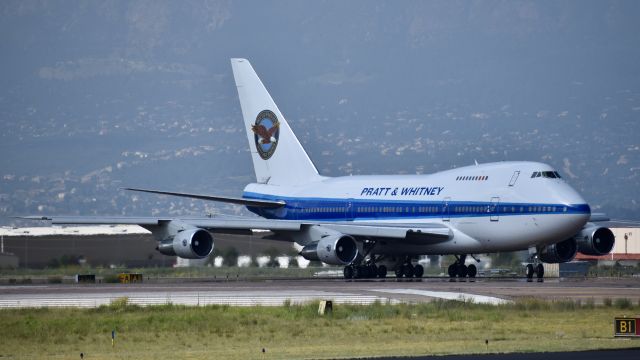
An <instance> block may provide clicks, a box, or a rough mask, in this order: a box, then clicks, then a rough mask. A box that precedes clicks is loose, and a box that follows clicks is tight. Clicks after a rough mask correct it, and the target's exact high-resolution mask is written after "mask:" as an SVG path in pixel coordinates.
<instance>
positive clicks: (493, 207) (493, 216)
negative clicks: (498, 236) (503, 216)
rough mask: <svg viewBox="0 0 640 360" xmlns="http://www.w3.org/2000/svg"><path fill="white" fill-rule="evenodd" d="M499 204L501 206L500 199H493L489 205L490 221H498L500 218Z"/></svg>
mask: <svg viewBox="0 0 640 360" xmlns="http://www.w3.org/2000/svg"><path fill="white" fill-rule="evenodd" d="M498 204H500V198H499V197H492V198H491V204H490V205H489V209H488V210H489V219H490V220H491V221H498V220H499V219H500V218H499V216H498Z"/></svg>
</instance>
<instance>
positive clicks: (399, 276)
mask: <svg viewBox="0 0 640 360" xmlns="http://www.w3.org/2000/svg"><path fill="white" fill-rule="evenodd" d="M402 268H403V266H402V265H400V266H398V267H397V268H396V269H395V270H394V272H395V273H396V277H397V278H398V279H402V275H403V274H404V271H403V270H402Z"/></svg>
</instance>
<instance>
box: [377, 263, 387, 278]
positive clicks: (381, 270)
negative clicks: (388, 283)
mask: <svg viewBox="0 0 640 360" xmlns="http://www.w3.org/2000/svg"><path fill="white" fill-rule="evenodd" d="M378 277H379V278H380V279H384V278H386V277H387V267H386V266H384V265H380V266H378Z"/></svg>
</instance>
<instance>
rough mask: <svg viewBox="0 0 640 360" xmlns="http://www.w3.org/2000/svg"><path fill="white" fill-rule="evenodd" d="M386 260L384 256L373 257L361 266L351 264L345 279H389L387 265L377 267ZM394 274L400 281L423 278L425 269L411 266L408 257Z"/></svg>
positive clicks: (345, 272) (418, 265) (396, 268)
mask: <svg viewBox="0 0 640 360" xmlns="http://www.w3.org/2000/svg"><path fill="white" fill-rule="evenodd" d="M383 259H384V258H383V257H382V256H379V257H376V256H371V257H369V258H368V259H367V260H366V261H363V263H361V264H351V265H348V266H345V267H344V272H343V273H344V278H345V279H375V278H379V279H384V278H386V277H387V267H386V266H385V265H382V264H381V265H376V263H377V262H381V261H382V260H383ZM394 273H395V275H396V277H397V278H398V279H402V278H407V279H410V278H417V279H419V278H422V275H424V268H423V267H422V265H420V264H416V265H413V264H411V258H410V257H407V258H406V259H405V260H404V261H402V260H400V262H399V263H398V264H397V265H396V266H395V270H394Z"/></svg>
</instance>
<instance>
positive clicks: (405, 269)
mask: <svg viewBox="0 0 640 360" xmlns="http://www.w3.org/2000/svg"><path fill="white" fill-rule="evenodd" d="M394 272H395V274H396V278H398V279H402V278H407V279H411V278H416V279H420V278H422V275H424V267H422V265H420V264H416V265H412V264H411V258H410V257H407V258H406V259H405V261H404V262H402V263H400V264H398V265H397V266H396V269H395V271H394Z"/></svg>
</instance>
